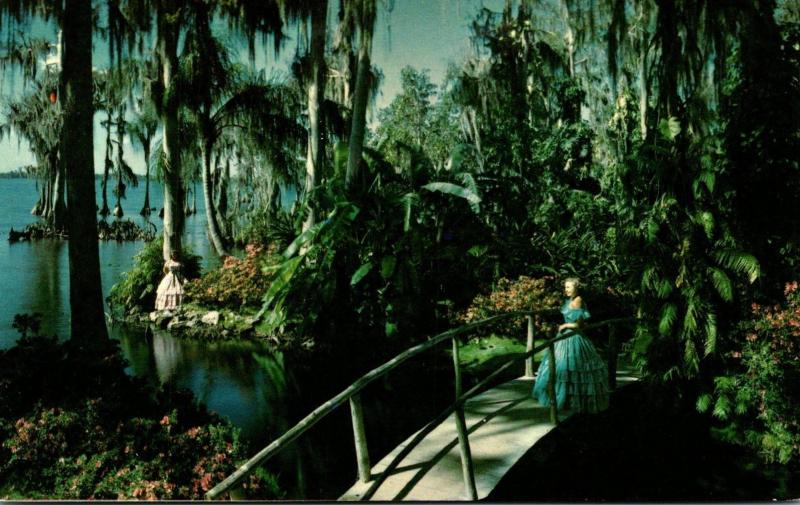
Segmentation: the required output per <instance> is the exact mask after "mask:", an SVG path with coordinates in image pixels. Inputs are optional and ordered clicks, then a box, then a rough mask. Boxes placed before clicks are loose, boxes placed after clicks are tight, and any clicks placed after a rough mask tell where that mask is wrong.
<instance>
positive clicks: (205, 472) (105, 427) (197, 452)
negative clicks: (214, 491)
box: [0, 337, 282, 499]
mask: <svg viewBox="0 0 800 505" xmlns="http://www.w3.org/2000/svg"><path fill="white" fill-rule="evenodd" d="M238 437H239V435H238V430H237V429H236V428H235V427H233V426H232V425H231V424H230V423H229V422H228V421H226V420H224V419H222V418H221V417H219V416H217V415H216V414H214V413H210V412H208V411H207V410H206V409H205V408H204V407H202V406H200V405H198V404H197V403H195V399H194V397H193V396H192V395H191V393H190V392H188V391H185V390H174V389H171V388H170V387H168V386H163V387H162V388H161V389H159V390H158V391H154V390H153V389H152V388H151V387H150V386H148V385H147V383H146V382H144V381H142V380H139V379H136V378H133V377H130V376H128V375H126V374H125V372H124V361H123V360H122V359H121V357H120V354H119V352H118V350H116V349H111V350H106V351H104V352H102V353H99V354H97V355H91V354H89V353H87V352H83V353H75V352H72V351H71V348H70V343H69V342H65V343H58V342H57V341H56V340H55V339H44V338H41V337H25V338H22V339H20V341H19V342H18V344H17V345H16V346H15V347H12V348H11V349H8V350H6V351H0V440H1V441H2V442H0V489H6V490H8V491H12V490H13V491H14V492H15V494H18V495H22V496H25V497H28V498H70V499H86V498H98V499H100V498H104V499H200V498H202V497H203V495H204V493H205V492H206V491H208V490H209V489H211V487H213V486H214V485H216V484H217V483H219V482H220V481H221V480H222V479H223V478H224V477H225V476H227V475H229V474H230V473H232V472H233V471H234V470H235V469H236V467H237V466H238V464H240V463H241V462H242V461H243V460H244V459H245V458H246V456H247V448H246V446H245V444H244V443H243V442H242V441H240V440H239V438H238ZM245 492H246V494H247V495H248V496H250V497H253V498H265V499H272V498H280V497H282V494H281V493H280V491H279V489H278V487H277V483H276V480H275V478H274V477H273V476H271V475H270V474H268V473H266V471H261V472H260V473H256V474H255V475H254V476H253V477H251V478H250V479H249V480H247V481H246V482H245Z"/></svg>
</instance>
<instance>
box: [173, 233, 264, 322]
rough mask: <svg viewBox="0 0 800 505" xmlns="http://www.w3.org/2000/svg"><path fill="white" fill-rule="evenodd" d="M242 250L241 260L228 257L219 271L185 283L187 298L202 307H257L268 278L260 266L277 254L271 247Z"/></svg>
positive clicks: (251, 245)
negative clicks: (243, 252)
mask: <svg viewBox="0 0 800 505" xmlns="http://www.w3.org/2000/svg"><path fill="white" fill-rule="evenodd" d="M245 251H246V253H247V254H246V256H245V257H244V258H236V257H233V256H228V257H226V258H225V260H224V262H223V263H222V266H220V267H219V268H216V269H214V270H211V271H209V272H206V274H205V275H203V276H202V277H200V278H198V279H195V280H193V281H190V282H188V283H187V284H186V286H185V289H186V296H187V298H189V299H190V300H192V301H194V302H197V303H200V304H203V305H210V306H214V307H228V308H232V309H235V308H238V307H241V306H242V305H249V306H253V307H257V306H260V305H261V300H262V298H263V297H264V293H265V292H266V291H267V288H268V287H269V280H270V278H271V275H270V274H267V273H265V272H264V271H263V265H264V263H265V262H269V261H271V260H272V259H273V258H275V257H276V255H277V253H276V252H275V248H274V247H271V248H263V247H261V246H256V245H253V244H250V245H248V246H247V247H245Z"/></svg>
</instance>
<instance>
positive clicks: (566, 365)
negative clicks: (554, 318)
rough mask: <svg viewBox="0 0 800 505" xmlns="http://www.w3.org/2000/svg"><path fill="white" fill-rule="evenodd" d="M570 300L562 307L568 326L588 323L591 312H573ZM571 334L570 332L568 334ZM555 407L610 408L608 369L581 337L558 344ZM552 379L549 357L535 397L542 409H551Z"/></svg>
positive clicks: (540, 368)
mask: <svg viewBox="0 0 800 505" xmlns="http://www.w3.org/2000/svg"><path fill="white" fill-rule="evenodd" d="M569 304H570V300H569V299H567V301H566V302H564V305H562V306H561V313H562V314H563V315H564V322H565V323H574V322H576V321H578V320H579V319H584V320H585V319H588V318H589V317H590V314H589V311H588V310H586V309H584V308H580V309H573V308H570V306H569ZM566 331H571V330H566ZM554 347H555V354H556V383H555V386H556V405H558V408H559V409H563V408H565V407H566V408H568V409H570V410H572V411H575V412H600V411H601V410H605V409H606V408H608V367H607V366H606V363H605V362H604V361H603V359H602V358H601V357H600V355H599V354H598V353H597V349H595V347H594V345H592V343H591V341H589V339H587V338H586V337H585V336H583V335H582V334H580V333H576V334H575V335H573V336H572V337H568V338H566V339H564V340H559V341H558V342H556V343H555V345H554ZM549 378H550V353H549V352H546V353H545V355H544V359H542V362H541V364H540V365H539V372H538V374H537V375H536V383H535V384H534V386H533V396H534V397H536V398H537V399H538V400H539V403H540V404H542V405H545V406H547V405H550V395H549V394H548V390H547V382H548V380H549Z"/></svg>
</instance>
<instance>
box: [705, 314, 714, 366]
mask: <svg viewBox="0 0 800 505" xmlns="http://www.w3.org/2000/svg"><path fill="white" fill-rule="evenodd" d="M705 330H706V342H705V349H704V350H705V355H706V356H708V355H709V354H711V353H713V352H714V350H716V348H717V315H716V314H715V313H714V312H712V311H709V312H708V313H707V314H706V328H705Z"/></svg>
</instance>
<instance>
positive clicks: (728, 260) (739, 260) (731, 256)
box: [714, 249, 761, 284]
mask: <svg viewBox="0 0 800 505" xmlns="http://www.w3.org/2000/svg"><path fill="white" fill-rule="evenodd" d="M714 259H715V260H716V261H717V263H718V264H719V265H720V266H722V267H725V268H728V269H730V270H732V271H734V272H736V273H738V274H745V275H747V278H748V280H749V281H750V283H751V284H752V283H753V282H755V280H756V279H758V276H759V275H760V273H761V266H760V265H759V263H758V260H757V259H756V258H755V256H753V255H752V254H747V253H744V252H741V251H737V250H733V249H724V250H722V251H717V252H716V253H715V254H714Z"/></svg>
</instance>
